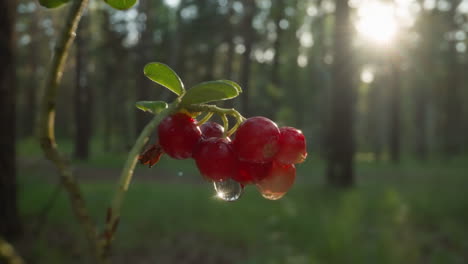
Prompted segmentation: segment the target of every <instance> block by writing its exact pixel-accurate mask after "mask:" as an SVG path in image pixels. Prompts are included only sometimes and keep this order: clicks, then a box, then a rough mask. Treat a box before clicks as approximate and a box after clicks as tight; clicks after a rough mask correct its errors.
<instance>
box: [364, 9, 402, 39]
mask: <svg viewBox="0 0 468 264" xmlns="http://www.w3.org/2000/svg"><path fill="white" fill-rule="evenodd" d="M356 29H357V31H358V32H359V33H360V34H361V35H362V36H363V37H365V38H366V39H369V40H372V41H374V42H377V43H379V44H388V43H390V42H391V41H392V40H393V38H394V37H395V34H396V33H397V29H398V22H397V20H396V17H395V13H394V8H393V7H392V5H389V4H383V3H378V2H372V3H367V4H365V5H363V6H361V7H360V8H359V9H358V21H357V23H356Z"/></svg>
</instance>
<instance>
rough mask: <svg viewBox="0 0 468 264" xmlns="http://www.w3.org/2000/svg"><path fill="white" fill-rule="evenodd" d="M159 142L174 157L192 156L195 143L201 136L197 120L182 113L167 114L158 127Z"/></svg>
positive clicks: (184, 157)
mask: <svg viewBox="0 0 468 264" xmlns="http://www.w3.org/2000/svg"><path fill="white" fill-rule="evenodd" d="M158 133H159V144H161V147H162V148H163V150H164V152H166V153H167V154H168V155H169V156H171V157H172V158H174V159H186V158H190V157H191V156H192V151H193V148H194V147H195V145H196V144H197V143H198V141H199V140H200V138H201V131H200V128H199V127H198V126H197V121H196V120H195V119H193V118H192V117H190V116H189V115H187V114H184V113H177V114H175V115H172V116H168V117H166V118H165V119H163V120H162V121H161V123H160V124H159V127H158Z"/></svg>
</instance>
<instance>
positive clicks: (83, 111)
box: [73, 18, 93, 160]
mask: <svg viewBox="0 0 468 264" xmlns="http://www.w3.org/2000/svg"><path fill="white" fill-rule="evenodd" d="M84 20H85V18H84V19H83V21H82V23H81V25H80V27H79V29H78V33H77V36H76V60H75V62H76V65H75V78H76V79H75V94H74V98H73V99H74V106H75V134H74V136H75V146H74V156H75V158H77V159H80V160H87V159H88V157H89V144H90V140H91V122H92V119H91V113H92V107H93V104H92V95H91V89H90V87H89V83H88V77H89V76H88V73H87V70H86V69H87V67H86V65H87V54H86V48H85V41H84V40H83V33H85V30H84V29H83V27H84V26H85V25H86V22H85V21H84Z"/></svg>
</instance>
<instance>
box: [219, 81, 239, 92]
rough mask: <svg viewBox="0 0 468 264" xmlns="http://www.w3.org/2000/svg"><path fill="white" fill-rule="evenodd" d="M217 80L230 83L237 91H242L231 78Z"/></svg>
mask: <svg viewBox="0 0 468 264" xmlns="http://www.w3.org/2000/svg"><path fill="white" fill-rule="evenodd" d="M219 81H221V82H225V83H227V84H230V85H232V86H234V88H236V90H237V92H238V93H242V88H241V86H240V85H239V84H238V83H236V82H234V81H231V80H219Z"/></svg>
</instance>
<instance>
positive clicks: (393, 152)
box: [389, 52, 401, 163]
mask: <svg viewBox="0 0 468 264" xmlns="http://www.w3.org/2000/svg"><path fill="white" fill-rule="evenodd" d="M390 56H391V57H390V67H391V70H390V71H391V73H390V82H389V83H390V86H391V87H390V134H389V135H390V142H389V145H390V159H391V161H392V162H393V163H398V162H399V161H400V152H401V151H400V146H401V143H400V141H401V117H400V115H401V113H400V112H401V111H400V93H401V84H400V68H399V67H400V62H399V59H398V57H397V56H398V54H396V52H393V53H391V54H390Z"/></svg>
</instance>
